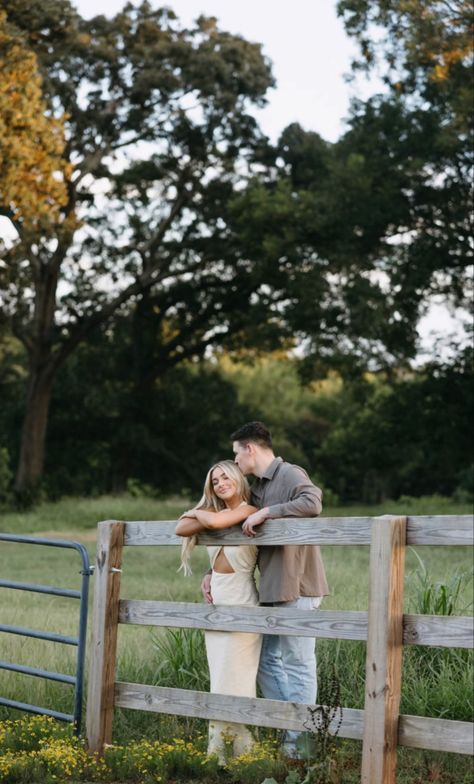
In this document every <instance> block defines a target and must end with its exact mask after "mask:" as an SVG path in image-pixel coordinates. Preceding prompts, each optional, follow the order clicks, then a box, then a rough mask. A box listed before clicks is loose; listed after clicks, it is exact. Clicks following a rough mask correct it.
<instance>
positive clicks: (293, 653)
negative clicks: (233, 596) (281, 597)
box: [257, 596, 321, 756]
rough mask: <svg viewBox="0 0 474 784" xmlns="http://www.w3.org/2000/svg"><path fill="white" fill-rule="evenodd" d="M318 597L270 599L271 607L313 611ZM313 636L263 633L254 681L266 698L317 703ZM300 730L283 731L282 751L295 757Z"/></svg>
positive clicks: (318, 601) (318, 599)
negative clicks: (288, 599)
mask: <svg viewBox="0 0 474 784" xmlns="http://www.w3.org/2000/svg"><path fill="white" fill-rule="evenodd" d="M320 602H321V599H320V598H319V597H316V598H313V597H310V596H300V598H299V599H295V600H294V601H292V602H273V606H274V607H294V608H295V609H297V610H312V609H316V608H317V607H319V604H320ZM314 643H315V640H314V637H293V636H291V637H287V636H286V635H277V634H264V636H263V642H262V651H261V654H260V664H259V668H258V674H257V682H258V684H259V686H260V688H261V690H262V694H263V696H264V697H265V698H266V699H268V700H285V701H286V702H300V703H306V704H309V705H314V704H315V703H316V691H317V684H316V651H315V647H314ZM299 734H300V733H299V732H296V731H295V730H286V731H285V733H284V738H283V745H284V749H285V751H286V752H287V753H288V754H289V755H290V756H296V740H297V738H298V736H299Z"/></svg>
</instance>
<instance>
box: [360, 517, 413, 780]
mask: <svg viewBox="0 0 474 784" xmlns="http://www.w3.org/2000/svg"><path fill="white" fill-rule="evenodd" d="M406 522H407V521H406V517H395V518H391V517H388V516H387V517H381V518H378V519H376V520H374V521H373V524H372V540H371V547H370V583H369V612H368V629H367V660H366V673H365V706H364V736H363V746H362V776H361V781H362V782H363V784H395V782H396V768H397V743H398V716H399V708H400V687H401V666H402V650H403V648H402V646H403V582H404V572H405V541H406Z"/></svg>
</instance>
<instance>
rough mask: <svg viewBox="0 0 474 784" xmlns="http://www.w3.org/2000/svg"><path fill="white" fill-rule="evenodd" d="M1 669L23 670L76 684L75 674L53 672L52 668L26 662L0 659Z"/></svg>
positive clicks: (24, 672)
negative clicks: (40, 667) (43, 668)
mask: <svg viewBox="0 0 474 784" xmlns="http://www.w3.org/2000/svg"><path fill="white" fill-rule="evenodd" d="M0 670H11V672H21V673H22V674H23V675H34V676H35V677H36V678H46V679H47V680H50V681H59V683H70V684H71V686H75V685H76V680H77V679H76V678H75V677H74V675H63V673H62V672H52V671H51V670H40V669H39V667H28V666H27V665H26V664H12V662H6V661H0Z"/></svg>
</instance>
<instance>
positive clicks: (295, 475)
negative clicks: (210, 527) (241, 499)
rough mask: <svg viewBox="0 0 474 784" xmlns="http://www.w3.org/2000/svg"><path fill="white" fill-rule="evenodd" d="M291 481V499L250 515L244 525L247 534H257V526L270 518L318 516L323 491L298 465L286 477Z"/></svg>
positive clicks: (243, 528) (320, 509) (243, 529)
mask: <svg viewBox="0 0 474 784" xmlns="http://www.w3.org/2000/svg"><path fill="white" fill-rule="evenodd" d="M285 479H286V481H289V482H290V483H291V485H292V486H291V489H290V500H289V501H286V502H284V503H281V504H272V505H271V506H265V507H263V509H259V511H258V512H255V514H253V515H250V517H248V518H247V520H246V521H245V522H244V524H243V526H242V531H243V532H244V534H245V535H246V536H255V526H257V525H261V524H262V523H264V522H265V520H268V519H275V518H279V517H317V515H319V514H321V511H322V508H323V506H322V495H323V494H322V491H321V490H320V488H319V487H316V485H313V483H312V482H311V480H310V479H309V477H308V475H307V474H306V472H305V471H303V469H301V468H299V467H298V466H293V467H292V471H291V473H289V475H287V477H286V478H285Z"/></svg>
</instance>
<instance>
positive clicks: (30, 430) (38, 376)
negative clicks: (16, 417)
mask: <svg viewBox="0 0 474 784" xmlns="http://www.w3.org/2000/svg"><path fill="white" fill-rule="evenodd" d="M53 377H54V374H53V373H52V372H51V368H50V367H49V368H47V369H46V370H45V369H42V368H38V366H37V364H36V363H34V364H33V363H32V366H31V367H30V374H29V378H28V391H27V396H26V406H25V418H24V420H23V427H22V433H21V446H20V457H19V462H18V470H17V474H16V478H15V492H16V494H17V496H18V497H19V498H20V499H24V500H25V501H27V500H31V499H33V498H34V495H35V493H36V492H37V489H38V484H39V481H40V479H41V476H42V473H43V464H44V454H45V441H46V430H47V426H48V416H49V407H50V403H51V392H52V386H53Z"/></svg>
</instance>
